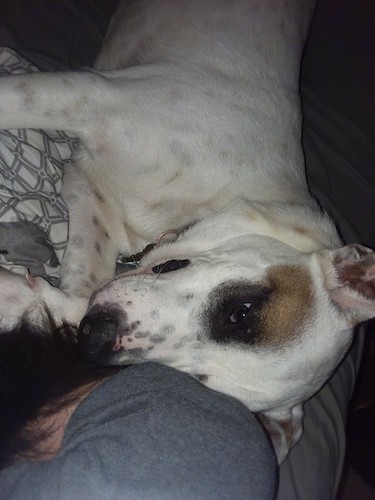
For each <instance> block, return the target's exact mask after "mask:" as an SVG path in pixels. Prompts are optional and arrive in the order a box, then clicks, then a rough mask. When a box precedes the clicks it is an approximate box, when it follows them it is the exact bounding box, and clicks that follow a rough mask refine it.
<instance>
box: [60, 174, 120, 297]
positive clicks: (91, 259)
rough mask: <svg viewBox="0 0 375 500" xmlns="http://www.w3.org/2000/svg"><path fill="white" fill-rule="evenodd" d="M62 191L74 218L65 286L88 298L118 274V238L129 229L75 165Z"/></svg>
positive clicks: (67, 290) (66, 256) (63, 269)
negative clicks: (101, 284)
mask: <svg viewBox="0 0 375 500" xmlns="http://www.w3.org/2000/svg"><path fill="white" fill-rule="evenodd" d="M62 195H63V198H64V199H65V201H66V203H67V205H68V208H69V217H70V221H69V240H68V245H67V248H66V250H65V254H64V259H63V262H62V266H61V290H63V291H64V292H65V293H66V294H68V295H71V296H76V297H86V298H87V299H88V298H89V297H90V296H91V294H92V292H93V291H94V290H95V288H97V287H98V286H99V284H100V283H101V282H103V281H104V280H107V279H111V278H113V277H114V274H115V266H116V258H117V256H118V254H119V243H118V242H119V240H120V238H121V237H122V236H123V239H124V237H125V231H124V227H123V225H122V224H121V222H120V219H119V218H118V216H117V215H116V214H115V212H114V210H113V209H112V208H111V206H110V205H109V203H107V202H106V200H105V198H104V197H103V196H102V195H101V194H100V193H99V191H96V190H93V189H92V188H91V186H90V183H89V181H88V180H87V179H86V178H85V177H84V176H83V175H82V174H81V172H80V171H79V169H78V168H76V167H75V166H71V167H70V168H68V169H66V173H65V176H64V185H63V189H62Z"/></svg>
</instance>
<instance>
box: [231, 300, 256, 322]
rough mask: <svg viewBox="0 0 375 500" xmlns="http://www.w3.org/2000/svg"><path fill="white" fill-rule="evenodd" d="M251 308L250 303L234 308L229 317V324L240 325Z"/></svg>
mask: <svg viewBox="0 0 375 500" xmlns="http://www.w3.org/2000/svg"><path fill="white" fill-rule="evenodd" d="M250 308H251V303H250V302H245V303H244V304H241V305H240V306H239V307H236V309H234V310H233V311H232V313H231V315H230V316H229V321H230V323H241V322H242V321H243V320H244V319H245V318H246V316H247V315H248V313H249V311H250Z"/></svg>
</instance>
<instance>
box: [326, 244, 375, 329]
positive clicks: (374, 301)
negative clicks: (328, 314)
mask: <svg viewBox="0 0 375 500" xmlns="http://www.w3.org/2000/svg"><path fill="white" fill-rule="evenodd" d="M328 253H329V259H330V263H331V266H330V269H328V270H326V273H325V276H326V287H327V288H328V291H329V293H330V297H331V299H332V300H333V302H335V303H336V304H337V305H339V306H340V308H341V309H342V310H343V311H344V312H345V314H346V315H347V317H348V319H349V322H350V325H351V326H354V325H356V324H358V323H361V322H362V321H366V320H368V319H370V318H373V317H375V252H374V251H373V250H371V249H370V248H366V247H364V246H362V245H347V246H345V247H343V248H340V249H339V250H335V251H330V252H328ZM327 271H328V272H327Z"/></svg>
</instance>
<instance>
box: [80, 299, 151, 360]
mask: <svg viewBox="0 0 375 500" xmlns="http://www.w3.org/2000/svg"><path fill="white" fill-rule="evenodd" d="M124 325H125V326H124ZM130 329H131V325H127V326H126V313H125V312H124V311H123V310H122V309H120V308H119V307H116V306H115V305H110V306H106V307H103V306H94V307H92V309H91V310H90V311H89V312H88V313H87V314H86V316H85V317H84V318H83V319H82V321H81V323H80V326H79V329H78V335H77V340H78V347H79V350H80V352H81V354H82V356H83V357H84V358H85V359H86V360H87V361H89V362H94V363H98V364H102V365H117V364H119V365H125V364H132V363H137V362H142V361H143V359H144V358H145V356H146V353H147V352H148V349H143V348H142V347H134V348H126V349H125V348H124V346H123V345H122V343H121V339H122V337H123V336H124V334H126V333H127V330H128V331H129V330H130ZM124 332H125V333H124Z"/></svg>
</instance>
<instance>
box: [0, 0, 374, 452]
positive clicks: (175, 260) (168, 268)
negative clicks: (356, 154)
mask: <svg viewBox="0 0 375 500" xmlns="http://www.w3.org/2000/svg"><path fill="white" fill-rule="evenodd" d="M311 11H312V8H311V5H309V2H308V1H303V0H232V1H230V2H229V1H227V2H224V1H223V0H205V1H201V0H179V1H171V0H138V1H134V2H133V1H128V2H126V1H125V2H123V4H121V5H120V8H119V10H118V12H117V14H116V16H115V17H114V19H113V21H112V24H111V26H110V29H109V32H108V35H107V38H106V41H105V44H104V47H103V49H102V51H101V53H100V55H99V57H98V60H97V63H96V66H95V70H93V71H82V72H75V73H69V72H68V73H56V74H32V75H27V76H15V77H4V78H2V79H1V81H0V125H1V127H2V128H17V127H29V128H35V127H38V128H45V129H65V130H70V131H73V132H74V133H75V134H76V135H77V136H78V137H79V138H80V141H81V148H80V152H79V154H78V155H77V158H76V165H77V168H76V169H75V168H70V169H68V170H67V172H66V176H65V185H64V196H65V199H66V202H67V204H68V206H69V210H70V216H71V222H70V242H69V245H68V248H67V250H66V254H65V257H64V262H63V265H62V271H61V273H62V285H61V289H60V290H58V289H55V288H52V287H51V286H50V285H49V284H48V283H47V282H45V281H44V280H43V279H41V278H32V277H28V278H27V279H26V280H25V279H24V278H22V277H20V276H15V275H13V274H12V273H9V272H7V271H2V272H1V274H0V278H1V290H2V291H1V295H2V297H3V298H2V301H1V306H0V307H1V311H0V313H1V319H0V326H1V328H2V329H3V330H9V329H11V328H14V327H15V326H17V324H19V322H20V321H21V320H24V321H31V322H32V323H33V324H35V325H39V326H43V325H45V324H46V323H48V321H49V318H50V317H52V318H53V319H54V321H55V322H56V323H61V322H62V321H68V322H71V323H76V324H78V323H79V321H80V320H81V319H82V317H83V316H84V314H85V312H86V310H87V307H88V310H87V315H86V316H85V317H84V319H83V321H82V323H81V327H80V331H79V341H80V342H81V345H82V350H83V352H84V353H85V354H86V356H88V357H89V358H90V359H92V360H96V361H98V362H101V363H106V364H127V363H136V362H144V361H148V360H156V361H160V362H162V363H165V364H167V365H170V366H172V367H175V368H177V369H180V370H183V371H185V372H188V373H190V374H191V375H193V376H196V377H199V378H200V379H201V380H202V382H203V383H205V384H206V385H207V386H208V387H211V388H213V389H216V390H219V391H222V392H224V393H227V394H230V395H232V396H234V397H236V398H238V399H240V400H242V401H243V402H244V403H245V404H246V405H247V406H248V407H249V408H250V409H251V410H253V411H256V412H262V415H263V417H262V419H263V421H264V422H265V424H266V427H268V428H269V430H270V431H271V436H272V438H273V440H274V444H275V449H276V451H277V454H278V457H279V461H282V460H283V459H284V458H285V456H286V454H287V452H288V450H289V448H290V446H292V445H293V444H294V443H295V442H296V440H297V439H298V438H299V436H300V435H301V429H302V425H301V420H302V415H303V411H302V403H303V402H304V401H305V400H306V399H308V398H309V397H311V396H312V395H313V394H314V393H315V392H316V391H317V390H318V389H319V388H320V387H321V386H322V384H323V383H324V382H325V381H326V380H327V378H328V377H329V376H330V375H331V374H332V372H333V370H334V369H335V367H336V366H337V364H338V363H339V361H340V360H341V359H342V357H343V356H344V354H345V352H346V350H347V349H348V347H349V345H350V343H351V340H352V329H353V327H354V325H356V324H357V323H359V322H361V321H364V320H366V319H368V318H370V317H372V316H375V254H374V252H372V251H371V250H369V249H367V248H364V247H361V246H359V245H350V246H346V247H343V248H340V247H341V243H340V240H339V237H338V235H337V232H336V230H335V227H334V225H333V223H332V222H331V220H330V219H329V218H328V217H327V215H325V214H323V213H322V212H321V211H320V209H319V208H318V206H317V204H316V203H315V201H314V200H313V199H312V198H311V196H310V195H309V192H308V189H307V186H306V183H305V177H304V169H303V165H304V160H303V153H302V148H301V143H300V134H301V111H300V100H299V93H298V76H299V64H300V57H301V51H302V47H303V43H304V40H305V36H306V32H307V28H308V24H309V20H310V17H311ZM169 230H173V231H174V232H176V233H178V237H177V239H176V240H175V241H173V242H170V241H169V240H167V238H166V237H165V235H164V234H162V233H164V232H165V231H169ZM159 235H161V236H160V237H159ZM156 242H158V245H157V246H156V247H155V248H154V249H152V250H151V251H149V253H147V255H145V256H144V257H143V259H142V260H141V262H140V265H139V266H138V268H137V269H135V270H133V271H131V272H129V273H125V274H121V275H119V276H117V277H115V278H113V277H114V270H115V262H116V258H117V256H118V254H119V253H121V254H122V255H131V254H134V253H136V252H139V251H141V250H142V249H143V248H144V247H145V246H146V245H148V244H150V243H156ZM93 292H94V293H93ZM90 296H91V299H90V300H89V298H90Z"/></svg>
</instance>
